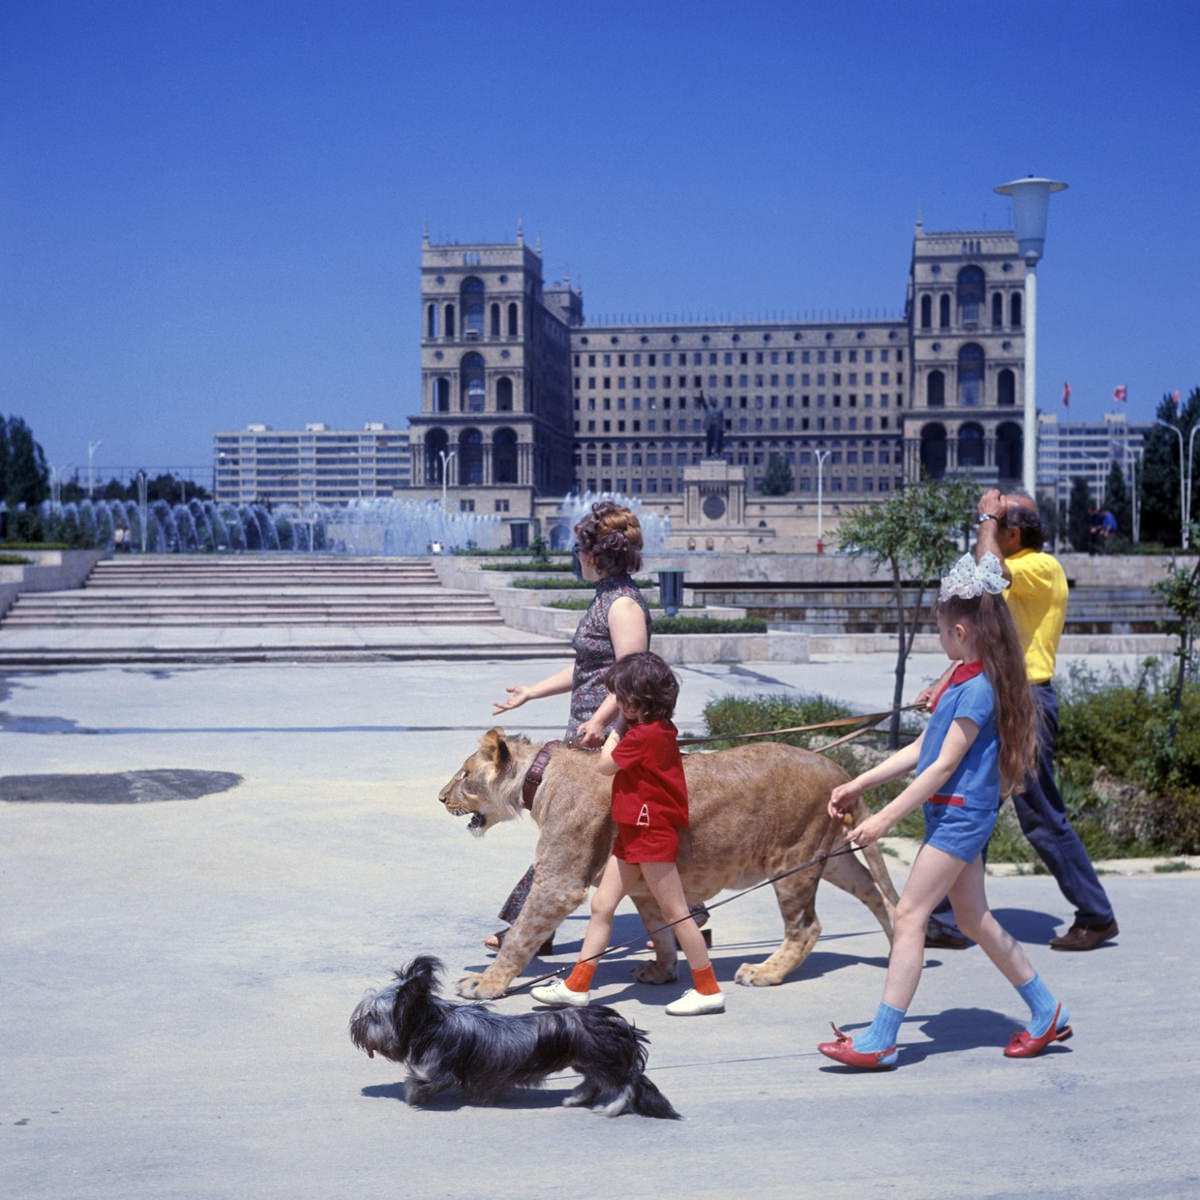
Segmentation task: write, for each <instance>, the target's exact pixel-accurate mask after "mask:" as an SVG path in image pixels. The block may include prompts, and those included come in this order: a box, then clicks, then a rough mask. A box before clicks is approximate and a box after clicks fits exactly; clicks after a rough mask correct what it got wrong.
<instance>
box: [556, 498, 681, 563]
mask: <svg viewBox="0 0 1200 1200" xmlns="http://www.w3.org/2000/svg"><path fill="white" fill-rule="evenodd" d="M599 500H613V501H615V502H616V503H617V504H623V505H624V506H625V507H626V508H628V509H630V510H631V511H632V512H633V513H634V514H635V515H636V516H637V519H638V523H639V524H640V525H641V527H642V549H643V553H644V554H646V555H647V556H653V555H656V554H663V553H665V551H666V549H667V538H668V537H669V536H670V533H671V518H670V517H668V516H667V515H666V514H665V513H656V512H647V511H646V509H645V508H643V507H642V502H641V500H639V499H637V497H630V496H622V495H621V494H620V493H619V492H582V493H580V492H572V493H571V495H569V496H566V497H565V498H564V499H563V502H562V504H561V505H560V506H559V510H558V515H557V517H555V518H554V520H553V523H552V524H551V526H550V528H549V530H548V532H547V537H546V540H547V541H548V542H549V543H550V549H551V550H569V549H570V548H571V544H572V542H574V540H575V532H574V530H575V526H576V525H578V524H579V521H580V520H581V518H583V517H585V516H586V515H587V514H588V513H589V512H591V509H592V505H593V504H595V503H596V502H597V501H599Z"/></svg>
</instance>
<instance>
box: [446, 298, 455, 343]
mask: <svg viewBox="0 0 1200 1200" xmlns="http://www.w3.org/2000/svg"><path fill="white" fill-rule="evenodd" d="M445 325H446V336H447V337H448V338H452V337H453V336H454V305H453V304H447V305H446V322H445Z"/></svg>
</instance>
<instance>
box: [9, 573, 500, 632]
mask: <svg viewBox="0 0 1200 1200" xmlns="http://www.w3.org/2000/svg"><path fill="white" fill-rule="evenodd" d="M501 623H502V622H501V618H500V613H499V611H498V610H497V609H496V606H495V604H494V603H493V602H492V600H491V598H490V597H488V596H486V595H484V594H482V593H479V592H467V591H456V590H450V589H448V588H444V587H442V585H441V583H440V582H439V580H438V577H437V575H436V574H435V572H434V570H433V567H432V566H431V565H430V563H429V562H428V560H424V559H387V560H380V559H341V560H339V559H334V558H326V559H313V558H309V557H304V556H296V557H280V556H272V557H271V558H266V557H262V558H258V557H250V556H241V555H239V556H237V557H227V558H203V559H202V558H190V557H183V556H166V555H164V556H161V557H151V558H141V557H134V556H130V557H129V558H119V559H107V560H105V561H103V562H99V563H97V564H96V566H95V567H94V568H93V569H92V572H91V574H90V575H89V576H88V579H87V582H86V583H85V584H84V586H83V587H82V588H79V589H76V590H72V591H62V592H26V593H24V594H22V595H21V596H20V597H19V598H18V599H17V601H16V603H15V604H14V605H13V607H12V608H11V609H10V610H9V613H8V615H7V616H6V617H5V619H4V625H5V627H7V628H18V627H25V628H28V627H31V626H32V627H49V626H62V625H70V626H71V627H72V628H75V629H80V628H87V627H89V626H99V627H104V628H111V627H113V626H114V625H116V626H139V625H154V626H159V627H162V626H185V627H188V628H195V627H196V626H202V625H221V626H230V625H252V626H256V627H262V626H264V625H415V624H433V625H499V624H501Z"/></svg>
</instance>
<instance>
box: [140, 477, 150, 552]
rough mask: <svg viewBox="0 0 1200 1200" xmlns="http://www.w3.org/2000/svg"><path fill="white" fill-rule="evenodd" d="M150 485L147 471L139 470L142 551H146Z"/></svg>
mask: <svg viewBox="0 0 1200 1200" xmlns="http://www.w3.org/2000/svg"><path fill="white" fill-rule="evenodd" d="M149 491H150V489H149V485H148V483H147V481H146V472H145V471H139V472H138V473H137V493H138V523H139V524H140V525H141V527H142V553H143V554H145V553H146V520H147V518H148V517H149V515H150V514H149V505H148V504H147V497H148V495H149Z"/></svg>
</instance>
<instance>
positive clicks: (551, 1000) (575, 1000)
mask: <svg viewBox="0 0 1200 1200" xmlns="http://www.w3.org/2000/svg"><path fill="white" fill-rule="evenodd" d="M529 994H530V995H531V996H532V997H533V998H534V999H535V1000H536V1001H537V1002H538V1003H539V1004H554V1005H558V1006H559V1007H561V1006H562V1005H564V1004H569V1005H570V1006H571V1007H572V1008H583V1007H584V1006H585V1005H586V1004H587V1002H588V997H589V996H590V995H591V992H573V991H572V990H571V989H570V988H569V987H567V985H566V982H565V981H564V980H562V979H556V980H555V981H554V982H553V983H548V984H546V986H545V987H535V988H532V989H531V990H530V993H529Z"/></svg>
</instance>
